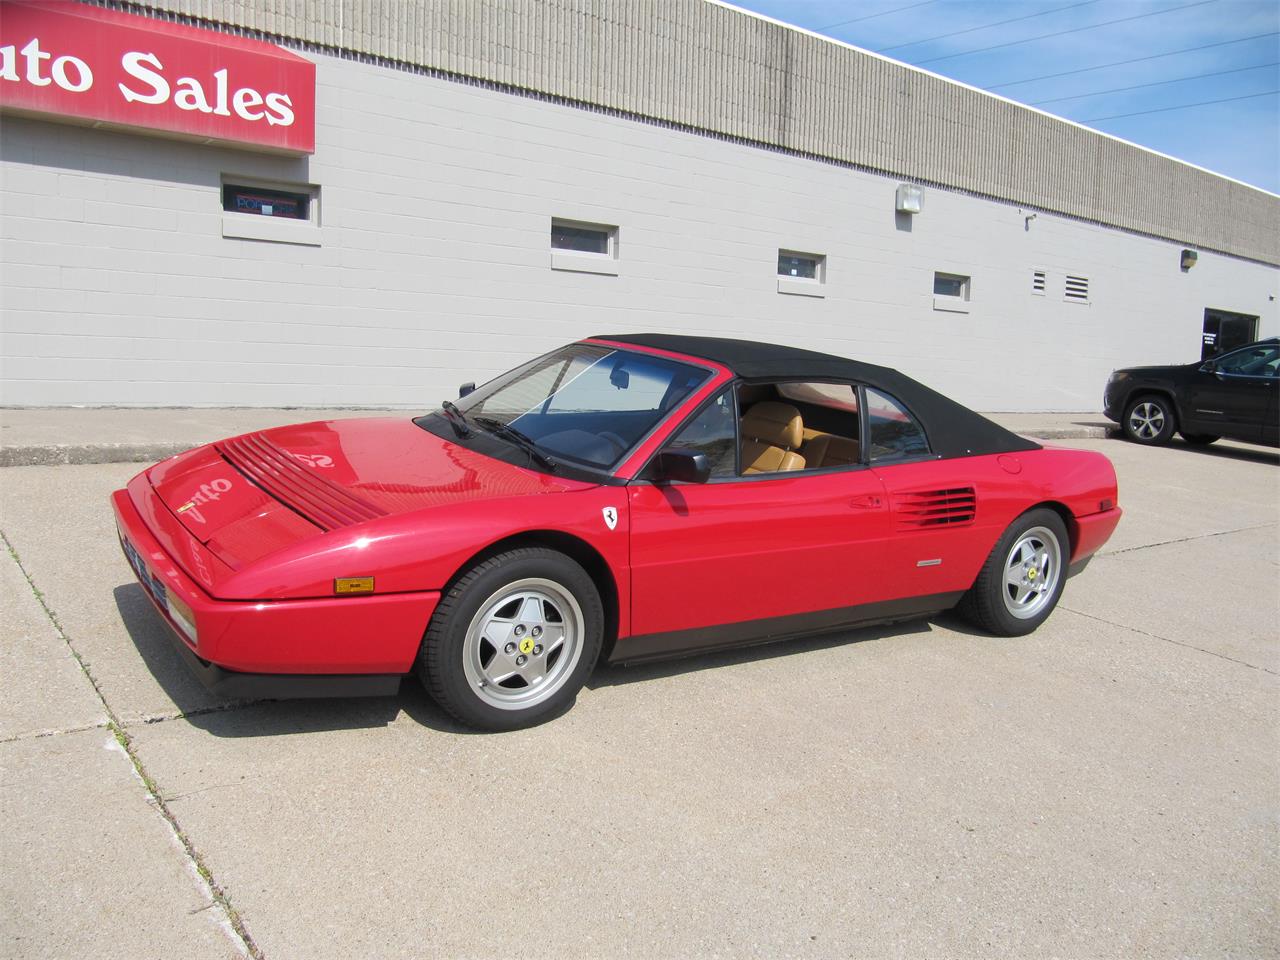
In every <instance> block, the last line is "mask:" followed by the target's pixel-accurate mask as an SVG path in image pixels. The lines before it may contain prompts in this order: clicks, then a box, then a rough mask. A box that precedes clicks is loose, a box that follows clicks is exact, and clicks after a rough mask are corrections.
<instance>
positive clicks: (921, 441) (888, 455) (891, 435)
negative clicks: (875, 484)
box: [867, 387, 929, 463]
mask: <svg viewBox="0 0 1280 960" xmlns="http://www.w3.org/2000/svg"><path fill="white" fill-rule="evenodd" d="M867 422H868V424H869V425H870V431H871V462H872V463H885V462H892V461H894V460H906V459H908V458H910V457H919V456H924V455H925V454H927V453H928V452H929V443H928V441H927V440H925V436H924V430H922V429H921V428H920V424H918V423H917V422H916V421H915V418H914V417H912V416H911V414H909V413H907V411H906V409H905V408H904V407H903V406H902V404H900V403H899V402H898V401H897V400H895V399H893V397H891V396H889V395H888V394H887V393H881V392H880V391H879V390H873V389H871V388H870V387H868V388H867Z"/></svg>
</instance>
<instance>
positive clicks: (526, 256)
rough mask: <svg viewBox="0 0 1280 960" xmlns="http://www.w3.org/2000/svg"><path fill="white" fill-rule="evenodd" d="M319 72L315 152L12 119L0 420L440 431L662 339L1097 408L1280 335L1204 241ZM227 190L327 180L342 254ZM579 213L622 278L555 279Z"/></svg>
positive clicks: (369, 70)
mask: <svg viewBox="0 0 1280 960" xmlns="http://www.w3.org/2000/svg"><path fill="white" fill-rule="evenodd" d="M314 59H316V60H317V62H318V66H319V70H318V82H319V88H318V121H317V149H316V153H315V155H314V156H313V157H311V158H307V159H288V158H280V157H272V156H266V155H259V154H254V153H250V152H246V151H237V150H229V149H219V148H210V147H205V146H199V145H194V144H187V143H181V142H175V141H168V140H163V139H156V138H150V137H143V136H138V135H132V134H121V133H110V132H104V131H99V130H90V129H87V128H80V127H74V126H66V125H59V124H52V123H46V122H42V121H35V120H27V119H19V118H14V117H5V118H3V119H2V120H0V376H2V377H3V384H2V388H0V402H2V403H5V404H10V405H33V404H90V405H115V404H120V405H166V406H210V405H213V406H226V405H246V406H293V405H296V406H326V405H335V406H337V405H341V406H404V407H409V408H420V407H426V406H429V405H431V404H433V403H434V402H436V401H437V400H439V399H440V398H441V397H442V396H446V395H450V394H451V393H452V390H453V388H454V387H455V386H456V384H457V383H458V382H460V381H463V380H472V379H474V380H478V381H482V380H484V379H486V378H488V377H489V376H492V375H494V374H496V373H499V372H501V371H502V370H504V369H506V368H508V367H510V366H512V365H514V364H516V363H518V362H520V361H522V360H524V359H527V358H529V357H531V356H533V355H536V354H537V353H540V352H543V351H545V350H547V349H550V348H552V347H554V346H556V345H558V344H560V343H563V342H565V341H568V340H572V339H575V338H578V337H581V336H585V335H589V334H593V333H602V332H605V333H607V332H625V331H664V332H690V333H707V334H717V335H723V336H739V337H747V338H754V339H761V340H773V341H777V342H783V343H791V344H795V345H798V346H806V347H811V348H815V349H821V350H828V351H831V352H834V353H841V354H845V355H848V356H853V357H858V358H862V359H866V360H870V361H873V362H878V363H885V364H889V365H892V366H897V367H899V368H900V369H902V370H904V371H905V372H908V373H910V374H911V375H913V376H916V377H918V378H920V379H922V380H924V381H926V382H928V383H930V384H932V385H934V386H936V387H938V388H939V389H942V390H943V391H945V392H948V393H950V394H951V395H953V396H955V397H956V398H957V399H960V400H962V401H963V402H966V403H968V404H970V405H972V406H974V407H977V408H979V409H985V410H1094V409H1097V407H1098V406H1099V404H1100V394H1101V390H1102V385H1103V383H1104V381H1105V379H1106V377H1107V374H1108V373H1109V372H1110V370H1111V369H1112V368H1114V367H1116V366H1121V365H1127V364H1133V363H1160V362H1173V361H1190V360H1192V359H1195V358H1196V357H1197V356H1198V355H1199V341H1200V332H1201V325H1202V320H1203V311H1204V309H1205V308H1206V307H1213V308H1218V309H1225V310H1232V311H1236V312H1241V313H1250V314H1258V315H1260V316H1261V318H1262V319H1261V324H1260V327H1261V329H1260V333H1261V334H1262V335H1270V334H1274V333H1276V332H1278V331H1280V312H1278V307H1277V302H1276V299H1275V298H1276V297H1277V296H1278V295H1280V289H1278V288H1280V270H1277V269H1276V268H1274V267H1269V266H1264V265H1260V264H1256V263H1250V262H1246V261H1242V260H1236V259H1232V258H1229V257H1224V256H1220V255H1216V254H1209V253H1201V256H1200V260H1199V263H1198V264H1197V265H1196V266H1195V267H1194V268H1193V269H1192V270H1191V271H1189V272H1187V273H1183V272H1182V271H1180V269H1179V263H1178V259H1179V251H1180V249H1181V247H1182V245H1181V244H1176V243H1170V242H1165V241H1158V240H1152V239H1148V238H1143V237H1137V236H1133V235H1130V234H1125V233H1122V232H1120V231H1117V230H1113V229H1108V228H1103V227H1098V226H1093V225H1089V224H1084V223H1080V222H1076V221H1071V220H1068V219H1066V218H1062V217H1055V216H1052V215H1049V214H1044V213H1041V214H1039V215H1038V216H1037V217H1036V218H1035V219H1034V220H1031V221H1030V222H1028V221H1026V220H1025V219H1024V217H1025V214H1024V213H1023V212H1022V211H1020V210H1019V209H1018V208H1017V207H1015V206H1012V205H1007V204H1001V203H996V202H993V201H989V200H981V199H977V198H973V197H968V196H964V195H961V194H956V193H948V192H946V191H943V190H938V189H930V188H926V189H925V199H924V210H923V212H922V213H921V214H920V215H919V216H917V217H915V218H914V219H913V221H912V222H911V224H910V228H911V229H910V230H909V231H908V230H904V229H899V227H900V226H901V224H900V223H899V222H897V221H896V220H895V216H894V210H893V205H894V191H895V189H896V187H897V184H898V182H899V181H897V180H896V179H892V178H887V177H883V176H878V175H872V174H864V173H860V172H856V171H851V170H848V169H844V168H841V167H837V166H834V165H828V164H823V163H818V162H814V161H808V160H802V159H797V158H794V157H789V156H786V155H783V154H780V153H773V152H769V151H766V150H762V149H757V148H751V147H745V146H739V145H736V144H732V143H727V142H723V141H719V140H715V139H712V138H708V137H703V136H699V135H696V134H691V133H683V132H677V131H672V130H667V129H664V128H661V127H658V126H655V125H650V124H645V123H640V122H637V121H633V120H625V119H618V118H613V117H609V116H606V115H603V114H599V113H593V112H590V111H585V110H580V109H577V108H572V107H567V106H560V105H557V104H552V103H547V102H542V101H538V100H534V99H529V98H523V97H517V96H513V95H510V94H505V93H500V92H496V91H492V90H486V89H483V88H480V87H475V86H470V85H467V84H462V83H454V82H450V81H445V80H439V79H434V78H429V77H424V76H420V75H415V74H412V73H407V72H399V71H394V70H390V69H386V68H383V67H379V66H374V65H369V64H360V63H354V62H351V61H346V60H339V59H337V58H334V57H327V56H316V57H315V58H314ZM224 175H227V176H241V177H252V178H257V179H265V180H279V181H286V182H299V183H312V184H317V185H318V186H319V188H320V218H321V225H320V227H319V228H318V229H319V235H320V239H321V240H322V245H320V246H300V245H294V244H283V243H273V242H265V241H256V240H244V239H233V238H225V237H223V236H222V221H223V213H222V209H221V194H220V185H221V182H222V178H223V176H224ZM552 217H563V218H568V219H576V220H584V221H589V222H601V223H608V224H616V225H618V227H619V228H620V239H619V250H620V274H619V275H618V276H616V277H615V276H601V275H597V274H586V273H568V272H564V271H556V270H552V269H551V268H550V251H549V232H550V221H551V218H552ZM779 248H784V249H791V250H801V251H806V252H813V253H821V254H825V255H826V256H827V283H826V288H825V293H826V296H825V297H823V298H811V297H798V296H788V295H785V294H780V293H779V292H778V290H777V277H776V273H775V270H776V258H777V252H778V250H779ZM1035 269H1044V270H1046V271H1048V289H1047V291H1046V295H1045V296H1043V297H1039V296H1035V295H1033V293H1032V271H1033V270H1035ZM935 270H939V271H943V272H948V273H958V274H963V275H967V276H970V277H972V300H971V304H970V312H969V313H967V314H958V313H946V312H940V311H936V310H934V308H933V284H932V280H933V272H934V271H935ZM1067 273H1072V274H1077V275H1081V276H1086V277H1088V278H1089V280H1090V289H1091V302H1090V303H1089V304H1088V305H1080V304H1074V303H1067V302H1064V300H1063V296H1062V285H1063V278H1064V276H1065V275H1066V274H1067Z"/></svg>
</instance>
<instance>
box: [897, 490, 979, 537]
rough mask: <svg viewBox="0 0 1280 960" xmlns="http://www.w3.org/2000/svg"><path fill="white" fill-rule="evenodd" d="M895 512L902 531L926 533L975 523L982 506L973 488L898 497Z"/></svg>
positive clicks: (905, 494)
mask: <svg viewBox="0 0 1280 960" xmlns="http://www.w3.org/2000/svg"><path fill="white" fill-rule="evenodd" d="M894 510H895V511H896V513H897V515H898V526H899V527H902V528H905V529H908V530H923V529H928V528H930V527H955V526H959V525H961V524H965V523H973V518H974V517H975V516H976V515H977V512H978V504H977V496H976V495H975V493H974V489H973V487H950V488H948V489H945V490H913V491H910V492H907V493H900V494H898V495H897V496H896V497H894Z"/></svg>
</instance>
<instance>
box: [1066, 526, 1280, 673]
mask: <svg viewBox="0 0 1280 960" xmlns="http://www.w3.org/2000/svg"><path fill="white" fill-rule="evenodd" d="M1192 539H1197V538H1192ZM1058 606H1059V607H1061V608H1062V609H1063V610H1066V611H1067V612H1068V613H1074V614H1076V615H1077V616H1081V617H1084V618H1085V619H1086V620H1093V621H1095V622H1096V623H1105V624H1106V625H1107V626H1109V627H1119V628H1120V629H1121V630H1128V631H1130V632H1131V633H1137V634H1140V635H1142V636H1144V637H1150V638H1151V639H1152V640H1163V641H1164V642H1165V643H1172V644H1174V645H1176V646H1179V647H1186V648H1187V649H1188V650H1195V651H1196V652H1197V653H1207V654H1208V655H1209V656H1211V657H1217V658H1218V659H1219V660H1229V661H1230V662H1231V663H1238V664H1240V666H1242V667H1248V668H1249V669H1250V670H1261V671H1262V672H1263V673H1269V674H1271V675H1272V676H1273V677H1280V673H1277V672H1276V671H1275V670H1271V669H1269V668H1267V667H1260V666H1258V665H1257V664H1256V663H1250V662H1249V661H1248V660H1237V659H1236V658H1235V657H1229V656H1227V655H1226V654H1225V653H1218V652H1217V651H1214V650H1206V649H1205V648H1204V647H1197V646H1196V645H1195V644H1194V643H1184V642H1183V641H1181V640H1174V639H1173V638H1172V637H1162V636H1161V635H1160V634H1158V633H1151V632H1150V631H1149V630H1143V629H1141V628H1139V627H1135V626H1131V625H1130V624H1127V623H1118V622H1116V621H1115V620H1108V619H1107V618H1106V617H1098V616H1094V615H1093V614H1091V613H1085V612H1084V611H1082V610H1076V609H1074V608H1073V607H1068V606H1067V605H1066V604H1063V603H1059V604H1058Z"/></svg>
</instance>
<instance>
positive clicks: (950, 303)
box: [933, 294, 969, 313]
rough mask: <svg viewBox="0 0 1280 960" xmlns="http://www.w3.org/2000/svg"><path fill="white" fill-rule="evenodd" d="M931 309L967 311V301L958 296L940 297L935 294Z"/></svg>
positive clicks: (951, 311)
mask: <svg viewBox="0 0 1280 960" xmlns="http://www.w3.org/2000/svg"><path fill="white" fill-rule="evenodd" d="M933 309H935V310H941V311H942V312H944V313H968V312H969V301H968V300H962V299H961V298H960V297H940V296H937V295H936V294H935V295H934V298H933Z"/></svg>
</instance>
